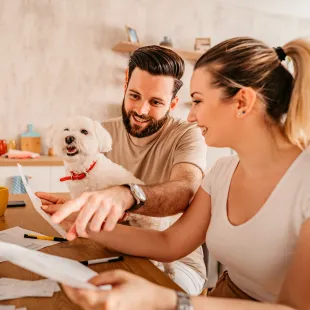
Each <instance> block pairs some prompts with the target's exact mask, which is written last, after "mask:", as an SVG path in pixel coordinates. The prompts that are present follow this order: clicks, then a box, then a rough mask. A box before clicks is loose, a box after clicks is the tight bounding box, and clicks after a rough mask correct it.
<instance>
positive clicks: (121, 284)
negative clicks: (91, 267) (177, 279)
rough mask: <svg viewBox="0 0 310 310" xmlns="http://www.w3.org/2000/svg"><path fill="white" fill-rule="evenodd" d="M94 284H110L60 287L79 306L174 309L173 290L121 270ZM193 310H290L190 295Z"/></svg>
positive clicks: (288, 309)
mask: <svg viewBox="0 0 310 310" xmlns="http://www.w3.org/2000/svg"><path fill="white" fill-rule="evenodd" d="M90 282H91V283H92V284H94V285H96V286H99V285H104V284H111V285H112V290H111V291H100V290H93V291H90V290H81V289H75V288H71V287H68V286H64V290H65V292H66V294H67V295H68V297H69V298H70V299H71V300H72V301H73V302H74V303H76V304H78V305H79V306H81V307H82V308H83V309H85V310H86V309H111V310H114V309H115V310H117V309H124V310H131V309H135V310H145V309H148V310H175V309H176V307H177V295H176V292H175V291H173V290H171V289H167V288H165V287H163V286H159V285H156V284H154V283H151V282H149V281H146V280H145V279H143V278H140V277H138V276H136V275H133V274H131V273H129V272H125V271H123V270H113V271H107V272H104V273H100V274H99V275H97V276H96V277H94V278H93V279H91V280H90ZM191 301H192V304H193V306H194V309H195V310H204V309H206V310H227V309H229V310H293V309H292V308H289V307H286V306H283V305H274V304H263V303H260V302H255V301H248V300H233V299H230V298H216V297H192V298H191Z"/></svg>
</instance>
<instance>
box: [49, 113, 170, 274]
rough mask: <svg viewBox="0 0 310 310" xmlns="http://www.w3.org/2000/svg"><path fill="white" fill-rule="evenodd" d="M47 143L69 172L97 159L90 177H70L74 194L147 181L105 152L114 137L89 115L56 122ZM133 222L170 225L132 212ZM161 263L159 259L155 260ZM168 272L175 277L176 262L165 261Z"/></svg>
mask: <svg viewBox="0 0 310 310" xmlns="http://www.w3.org/2000/svg"><path fill="white" fill-rule="evenodd" d="M47 145H48V147H52V148H53V149H54V152H55V154H56V155H58V156H60V157H62V159H63V161H64V165H65V169H66V172H67V175H68V176H70V175H71V171H73V172H74V173H77V174H79V173H83V172H86V170H87V169H88V168H89V167H90V166H91V165H92V163H93V162H96V165H95V166H94V167H93V169H92V170H90V171H89V172H88V173H87V174H86V177H85V178H83V179H81V180H68V181H66V182H67V185H68V187H69V190H70V194H71V197H72V198H75V197H77V196H79V195H80V194H82V193H83V192H85V191H97V190H100V189H104V188H107V187H111V186H116V185H121V184H126V183H135V184H143V182H142V181H141V180H139V179H137V178H136V177H135V176H134V175H133V174H132V173H131V172H129V171H128V170H126V169H124V168H123V167H122V166H120V165H117V164H116V163H114V162H112V161H111V160H110V159H108V158H107V157H105V156H104V154H103V153H105V152H109V151H111V150H112V137H111V136H110V134H109V132H108V131H107V130H106V129H104V128H103V127H102V125H101V124H100V123H99V122H98V121H93V120H91V119H89V118H87V117H82V116H78V117H72V118H70V119H68V120H66V121H63V122H60V123H59V124H55V125H53V126H52V127H51V128H50V130H49V132H48V134H47ZM126 220H128V221H129V224H130V225H132V226H137V227H144V228H149V229H156V230H161V229H164V228H167V226H168V223H167V222H166V220H165V219H160V218H154V217H149V216H143V215H138V214H133V213H131V214H129V215H128V216H127V218H126ZM153 263H154V264H155V265H157V266H158V265H159V263H158V262H154V261H153ZM163 266H164V270H165V272H166V273H167V274H168V275H169V276H170V277H171V278H174V270H173V267H172V263H163Z"/></svg>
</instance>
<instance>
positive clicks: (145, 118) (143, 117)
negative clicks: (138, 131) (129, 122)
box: [130, 111, 152, 121]
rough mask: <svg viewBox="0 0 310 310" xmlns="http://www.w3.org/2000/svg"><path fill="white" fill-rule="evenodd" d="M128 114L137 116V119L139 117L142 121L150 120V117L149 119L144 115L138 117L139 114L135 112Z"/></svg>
mask: <svg viewBox="0 0 310 310" xmlns="http://www.w3.org/2000/svg"><path fill="white" fill-rule="evenodd" d="M130 114H132V115H134V116H137V117H139V118H141V119H144V120H146V121H149V120H151V119H152V117H150V116H148V115H145V114H142V115H139V114H138V113H137V112H135V111H131V112H130Z"/></svg>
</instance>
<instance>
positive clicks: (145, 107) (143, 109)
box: [136, 100, 150, 115]
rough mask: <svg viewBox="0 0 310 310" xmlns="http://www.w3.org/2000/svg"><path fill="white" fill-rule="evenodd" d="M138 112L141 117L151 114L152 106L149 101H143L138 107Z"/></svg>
mask: <svg viewBox="0 0 310 310" xmlns="http://www.w3.org/2000/svg"><path fill="white" fill-rule="evenodd" d="M136 112H137V113H138V114H139V115H143V114H148V113H149V112H150V104H149V102H148V101H147V100H145V101H141V102H140V104H139V105H138V106H137V107H136Z"/></svg>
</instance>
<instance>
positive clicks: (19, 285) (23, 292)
mask: <svg viewBox="0 0 310 310" xmlns="http://www.w3.org/2000/svg"><path fill="white" fill-rule="evenodd" d="M59 291H60V288H59V286H58V284H57V282H55V281H52V280H49V279H44V280H38V281H25V280H18V279H11V278H0V301H1V300H9V299H15V298H22V297H51V296H53V294H54V292H59Z"/></svg>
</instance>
